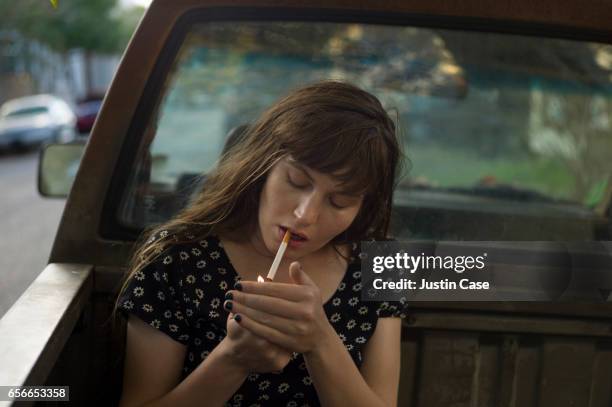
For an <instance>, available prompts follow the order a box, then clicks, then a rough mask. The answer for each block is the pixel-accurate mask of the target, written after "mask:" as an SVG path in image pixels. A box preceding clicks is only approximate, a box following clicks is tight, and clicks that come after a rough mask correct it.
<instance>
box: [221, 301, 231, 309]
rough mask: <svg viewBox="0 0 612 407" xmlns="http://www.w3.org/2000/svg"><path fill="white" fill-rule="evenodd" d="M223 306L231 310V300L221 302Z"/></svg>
mask: <svg viewBox="0 0 612 407" xmlns="http://www.w3.org/2000/svg"><path fill="white" fill-rule="evenodd" d="M223 307H224V308H225V309H226V310H231V309H232V302H231V301H225V304H223Z"/></svg>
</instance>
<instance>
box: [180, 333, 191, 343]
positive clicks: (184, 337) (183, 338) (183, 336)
mask: <svg viewBox="0 0 612 407" xmlns="http://www.w3.org/2000/svg"><path fill="white" fill-rule="evenodd" d="M188 340H189V335H187V334H182V335H181V336H179V341H188Z"/></svg>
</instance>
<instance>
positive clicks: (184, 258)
mask: <svg viewBox="0 0 612 407" xmlns="http://www.w3.org/2000/svg"><path fill="white" fill-rule="evenodd" d="M179 256H180V257H181V260H187V259H188V258H189V254H188V253H187V252H180V253H179Z"/></svg>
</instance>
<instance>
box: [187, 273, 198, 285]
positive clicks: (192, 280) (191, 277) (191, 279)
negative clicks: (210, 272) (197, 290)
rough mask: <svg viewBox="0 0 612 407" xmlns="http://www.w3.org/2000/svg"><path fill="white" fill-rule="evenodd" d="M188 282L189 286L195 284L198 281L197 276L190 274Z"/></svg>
mask: <svg viewBox="0 0 612 407" xmlns="http://www.w3.org/2000/svg"><path fill="white" fill-rule="evenodd" d="M186 280H187V282H188V283H189V284H193V283H195V281H196V279H195V276H194V275H193V274H189V275H188V276H187V279H186Z"/></svg>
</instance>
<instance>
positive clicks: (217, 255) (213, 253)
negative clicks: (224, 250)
mask: <svg viewBox="0 0 612 407" xmlns="http://www.w3.org/2000/svg"><path fill="white" fill-rule="evenodd" d="M220 256H221V255H220V254H219V252H218V251H216V250H215V251H214V252H210V258H211V259H214V260H216V259H218V258H219V257H220Z"/></svg>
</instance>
